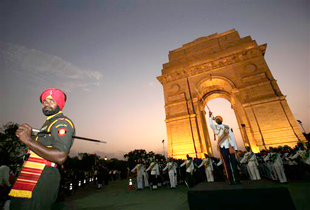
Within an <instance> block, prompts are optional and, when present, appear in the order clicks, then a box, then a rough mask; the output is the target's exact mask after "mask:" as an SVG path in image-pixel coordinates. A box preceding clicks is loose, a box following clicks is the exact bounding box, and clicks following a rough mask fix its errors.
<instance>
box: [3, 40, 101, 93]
mask: <svg viewBox="0 0 310 210" xmlns="http://www.w3.org/2000/svg"><path fill="white" fill-rule="evenodd" d="M0 56H1V58H2V59H1V60H0V66H1V67H2V68H4V69H2V70H4V71H7V72H17V73H18V75H21V76H23V77H28V79H30V80H32V81H33V82H34V83H41V84H42V83H44V84H49V83H50V82H51V81H53V83H52V84H53V85H55V83H56V85H57V86H58V87H60V88H62V89H64V90H66V91H71V90H72V89H75V88H80V89H82V90H84V91H89V90H90V89H91V88H92V87H94V86H99V85H100V84H101V80H102V77H103V75H102V74H101V73H100V72H98V71H92V70H89V69H81V68H79V67H78V66H75V65H74V64H72V63H70V62H68V61H65V60H64V59H62V58H60V57H58V56H54V55H49V54H46V53H43V52H41V51H39V50H36V49H30V48H28V47H25V46H20V45H16V44H12V43H5V42H0Z"/></svg>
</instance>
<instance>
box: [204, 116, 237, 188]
mask: <svg viewBox="0 0 310 210" xmlns="http://www.w3.org/2000/svg"><path fill="white" fill-rule="evenodd" d="M209 117H210V126H211V128H212V129H213V131H214V134H215V135H216V136H217V145H218V148H219V149H220V154H221V159H222V161H223V166H224V170H225V174H226V178H227V180H228V181H229V183H230V184H237V183H239V182H240V180H239V176H238V168H237V160H236V157H235V151H236V150H238V147H237V143H236V141H235V138H234V135H233V132H232V129H231V128H230V127H229V126H227V125H223V124H222V123H223V118H222V117H221V116H216V117H213V114H212V112H209ZM213 120H215V122H216V123H217V125H214V123H213ZM214 140H216V139H214Z"/></svg>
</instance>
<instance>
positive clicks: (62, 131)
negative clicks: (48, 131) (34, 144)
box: [58, 128, 67, 136]
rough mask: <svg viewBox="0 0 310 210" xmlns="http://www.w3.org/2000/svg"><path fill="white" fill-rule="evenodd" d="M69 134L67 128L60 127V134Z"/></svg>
mask: <svg viewBox="0 0 310 210" xmlns="http://www.w3.org/2000/svg"><path fill="white" fill-rule="evenodd" d="M66 134H67V129H66V128H59V129H58V136H65V135H66Z"/></svg>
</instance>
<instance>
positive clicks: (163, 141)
mask: <svg viewBox="0 0 310 210" xmlns="http://www.w3.org/2000/svg"><path fill="white" fill-rule="evenodd" d="M161 142H162V143H163V154H164V157H166V154H165V139H163V140H162V141H161Z"/></svg>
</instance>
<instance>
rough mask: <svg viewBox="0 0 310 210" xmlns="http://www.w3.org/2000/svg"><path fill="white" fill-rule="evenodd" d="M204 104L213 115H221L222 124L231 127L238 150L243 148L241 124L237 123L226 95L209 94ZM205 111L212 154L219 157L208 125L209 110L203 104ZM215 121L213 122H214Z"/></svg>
mask: <svg viewBox="0 0 310 210" xmlns="http://www.w3.org/2000/svg"><path fill="white" fill-rule="evenodd" d="M206 101H207V102H206V104H207V105H208V107H209V108H210V110H211V112H212V113H213V115H214V116H216V115H220V116H221V117H223V124H225V125H228V126H229V127H231V128H232V129H233V133H234V136H235V139H236V142H237V146H238V149H239V150H245V147H244V140H243V138H242V135H241V131H240V129H241V126H239V125H238V122H237V118H236V113H235V111H234V110H233V108H232V105H231V103H230V101H229V100H228V98H227V97H223V95H218V94H216V95H214V94H213V95H211V97H208V100H206ZM205 111H206V122H207V126H208V128H207V129H208V130H209V138H210V141H211V147H212V151H213V155H214V156H215V157H220V153H219V150H218V148H217V142H216V141H215V140H214V133H213V131H212V128H211V127H210V122H209V110H208V108H207V107H206V106H205ZM214 123H215V122H214Z"/></svg>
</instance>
